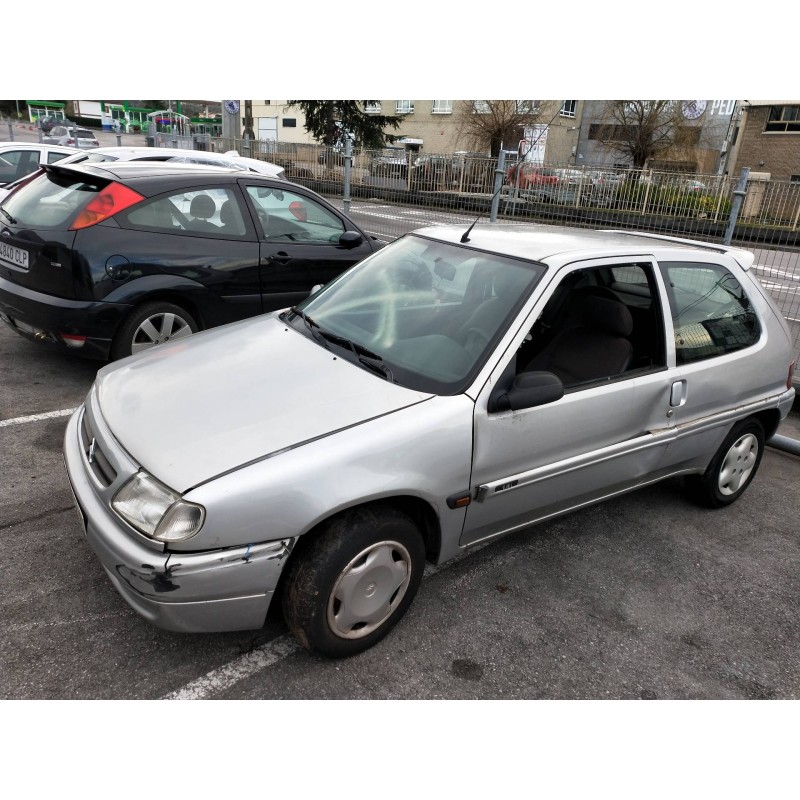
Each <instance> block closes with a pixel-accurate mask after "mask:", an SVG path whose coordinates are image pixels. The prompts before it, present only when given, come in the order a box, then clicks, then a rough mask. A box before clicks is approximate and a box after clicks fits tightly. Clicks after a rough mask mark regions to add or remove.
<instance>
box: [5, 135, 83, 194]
mask: <svg viewBox="0 0 800 800" xmlns="http://www.w3.org/2000/svg"><path fill="white" fill-rule="evenodd" d="M77 152H78V151H77V150H76V149H75V148H74V147H60V146H57V145H50V144H33V143H31V142H6V143H4V144H0V186H6V185H7V184H9V183H13V182H14V181H17V180H19V179H20V178H25V177H27V176H28V175H30V174H31V173H32V172H36V170H37V169H39V167H40V166H41V165H42V164H53V163H54V162H56V161H60V160H61V159H62V158H65V157H67V156H70V155H73V154H75V153H77ZM3 196H5V193H4V192H2V193H0V199H2V198H3Z"/></svg>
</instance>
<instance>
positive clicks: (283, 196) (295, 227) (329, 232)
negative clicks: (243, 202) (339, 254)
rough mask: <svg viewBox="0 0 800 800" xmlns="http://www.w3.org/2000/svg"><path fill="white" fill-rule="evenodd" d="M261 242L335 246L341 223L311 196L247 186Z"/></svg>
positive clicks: (342, 230)
mask: <svg viewBox="0 0 800 800" xmlns="http://www.w3.org/2000/svg"><path fill="white" fill-rule="evenodd" d="M247 193H248V195H249V196H250V199H251V200H252V201H253V206H254V208H255V210H256V214H257V216H258V221H259V226H260V230H259V235H260V236H261V238H262V240H263V241H268V242H269V241H277V242H283V243H286V242H294V241H297V242H303V243H306V244H309V243H310V244H314V243H317V244H327V245H329V244H337V243H338V242H339V237H340V236H341V235H342V234H343V233H344V231H345V225H344V222H343V221H342V220H341V219H340V218H339V217H338V216H337V215H336V214H334V213H333V212H332V211H330V210H329V209H327V208H325V207H324V206H322V205H320V204H319V203H317V202H316V201H314V200H313V199H311V198H310V197H306V196H305V195H301V194H295V193H294V192H289V191H286V190H285V189H273V188H271V187H268V186H248V187H247Z"/></svg>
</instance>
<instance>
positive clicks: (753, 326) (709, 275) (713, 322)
mask: <svg viewBox="0 0 800 800" xmlns="http://www.w3.org/2000/svg"><path fill="white" fill-rule="evenodd" d="M661 267H662V269H663V270H664V273H665V278H666V279H667V282H668V285H669V287H670V291H669V296H670V306H671V310H672V320H673V326H674V328H675V355H676V359H677V363H678V364H686V363H690V362H692V361H699V360H701V359H704V358H713V357H714V356H719V355H724V354H725V353H732V352H735V351H736V350H741V349H743V348H745V347H750V346H751V345H753V344H755V343H756V342H757V341H758V339H759V336H760V335H761V327H760V325H759V322H758V317H757V316H756V314H755V312H754V311H753V307H752V304H751V303H750V299H749V298H748V297H747V294H746V293H745V291H744V289H743V288H742V286H741V284H740V283H739V281H737V280H736V278H734V277H733V275H732V274H731V273H730V272H728V270H727V269H725V268H724V267H722V266H719V265H718V264H701V263H689V262H681V261H675V262H662V264H661Z"/></svg>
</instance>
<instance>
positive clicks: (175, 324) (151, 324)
mask: <svg viewBox="0 0 800 800" xmlns="http://www.w3.org/2000/svg"><path fill="white" fill-rule="evenodd" d="M191 335H192V329H191V328H190V327H189V323H187V322H186V320H185V319H182V318H181V317H179V316H176V315H175V314H172V313H170V312H166V313H164V314H154V315H153V316H152V317H148V318H147V319H146V320H144V322H142V324H141V325H140V326H139V327H138V328H137V329H136V332H135V333H134V334H133V341H132V342H131V352H132V353H139V352H141V351H142V350H147V349H149V348H151V347H155V346H156V345H157V344H161V343H162V342H168V341H170V340H171V339H183V338H184V337H186V336H191Z"/></svg>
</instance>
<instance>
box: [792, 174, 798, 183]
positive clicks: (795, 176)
mask: <svg viewBox="0 0 800 800" xmlns="http://www.w3.org/2000/svg"><path fill="white" fill-rule="evenodd" d="M789 182H790V183H800V175H790V176H789Z"/></svg>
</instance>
